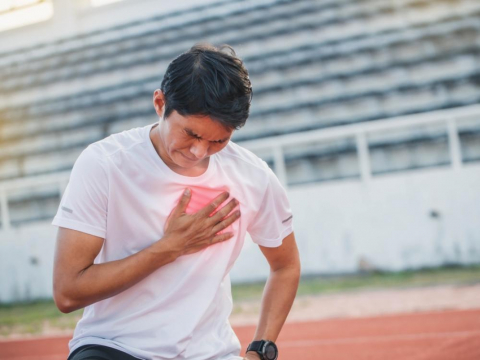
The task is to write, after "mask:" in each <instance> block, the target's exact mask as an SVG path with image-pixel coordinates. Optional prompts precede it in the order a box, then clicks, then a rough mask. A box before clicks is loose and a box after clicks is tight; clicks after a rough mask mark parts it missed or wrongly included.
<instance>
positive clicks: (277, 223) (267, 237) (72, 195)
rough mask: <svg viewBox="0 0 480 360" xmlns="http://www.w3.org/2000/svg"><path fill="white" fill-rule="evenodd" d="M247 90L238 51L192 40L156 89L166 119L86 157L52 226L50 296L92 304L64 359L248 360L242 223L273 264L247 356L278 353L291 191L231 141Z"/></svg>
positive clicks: (289, 268) (65, 305) (63, 306)
mask: <svg viewBox="0 0 480 360" xmlns="http://www.w3.org/2000/svg"><path fill="white" fill-rule="evenodd" d="M251 91H252V90H251V85H250V80H249V77H248V72H247V70H246V69H245V67H244V65H243V63H242V61H241V60H240V59H238V58H237V57H236V55H235V53H234V51H233V49H231V48H230V47H223V48H220V49H218V48H215V47H213V46H210V45H196V46H194V47H193V48H191V49H190V50H189V51H188V52H186V53H184V54H182V55H180V56H179V57H177V58H176V59H175V60H173V61H172V63H171V64H170V65H169V66H168V69H167V71H166V73H165V76H164V79H163V81H162V85H161V90H160V89H157V90H155V92H154V95H153V105H154V107H155V110H156V113H157V114H158V116H159V121H158V122H156V123H154V124H150V125H148V126H144V127H140V128H134V129H131V130H129V131H123V132H121V133H118V134H113V135H111V136H109V137H107V138H105V139H103V140H101V141H97V142H95V143H93V144H91V145H89V146H88V147H87V148H86V149H85V150H84V151H83V152H82V153H81V155H80V156H79V158H78V159H77V161H76V162H75V165H74V167H73V169H72V173H71V176H70V181H69V183H68V186H67V188H66V190H65V193H64V196H63V198H62V200H61V204H60V207H59V209H58V212H57V215H56V216H55V218H54V220H53V222H52V224H53V225H57V226H59V231H58V238H57V248H56V254H55V265H54V285H53V286H54V298H55V302H56V304H57V306H58V308H59V309H60V310H61V311H62V312H71V311H73V310H76V309H80V308H83V307H85V310H84V314H83V317H82V319H81V320H80V321H79V322H78V324H77V327H76V329H75V333H74V336H73V339H72V340H71V341H70V343H69V347H70V356H69V359H68V360H85V359H115V360H118V359H120V360H122V359H138V358H140V359H155V360H165V359H191V360H206V359H218V360H234V359H242V357H240V356H239V353H240V343H239V341H238V339H237V337H236V336H235V334H234V332H233V330H232V329H231V327H230V324H229V322H228V317H229V315H230V312H231V310H232V297H231V288H230V278H229V271H230V269H231V267H232V266H233V264H234V262H235V260H236V258H237V257H238V255H239V253H240V251H241V249H242V245H243V241H244V237H245V234H246V232H249V234H250V235H251V237H252V239H253V241H254V242H255V243H257V244H258V245H259V246H260V249H261V251H262V252H263V254H264V255H265V257H266V259H267V260H268V262H269V264H270V268H271V271H270V274H269V278H268V281H267V284H266V286H265V290H264V295H263V298H262V307H261V315H260V320H259V324H258V327H257V330H256V333H255V336H254V339H253V340H254V341H253V342H252V343H251V344H250V347H249V351H247V353H246V354H245V358H244V359H268V360H273V359H275V358H276V357H277V349H276V346H275V343H274V342H275V340H276V339H277V337H278V335H279V332H280V330H281V328H282V326H283V324H284V322H285V319H286V317H287V314H288V312H289V311H290V308H291V306H292V303H293V300H294V298H295V294H296V290H297V287H298V282H299V276H300V262H299V256H298V250H297V247H296V243H295V237H294V234H293V227H292V214H291V211H290V206H289V203H288V199H287V197H286V194H285V190H284V189H283V188H282V186H281V185H280V183H279V182H278V180H277V178H276V177H275V175H274V173H273V172H272V171H271V170H270V169H269V168H268V166H267V165H266V163H265V162H264V161H262V160H260V159H259V158H258V157H257V156H255V155H254V154H252V153H251V152H249V151H247V150H246V149H243V148H241V147H240V146H238V145H236V144H234V143H233V142H231V141H230V138H231V136H232V134H233V132H234V131H235V130H236V129H238V128H240V127H241V126H243V125H244V123H245V121H246V119H247V117H248V113H249V109H250V101H251V95H252V92H251ZM240 212H241V213H240Z"/></svg>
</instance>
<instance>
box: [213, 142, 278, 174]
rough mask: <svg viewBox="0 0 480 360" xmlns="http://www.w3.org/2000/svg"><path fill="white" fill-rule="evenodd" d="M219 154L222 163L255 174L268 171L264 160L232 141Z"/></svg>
mask: <svg viewBox="0 0 480 360" xmlns="http://www.w3.org/2000/svg"><path fill="white" fill-rule="evenodd" d="M220 153H221V158H223V160H224V161H226V162H230V163H232V164H235V165H236V166H240V167H247V168H250V169H251V170H252V171H255V172H263V173H267V172H269V171H270V168H269V167H268V164H267V163H266V162H265V161H264V160H262V159H261V158H259V157H258V156H257V155H255V154H254V153H253V152H251V151H250V150H248V149H246V148H244V147H242V146H240V145H238V144H236V143H234V142H232V141H230V142H229V143H228V145H227V146H226V147H225V148H224V149H223V150H222V151H221V152H220Z"/></svg>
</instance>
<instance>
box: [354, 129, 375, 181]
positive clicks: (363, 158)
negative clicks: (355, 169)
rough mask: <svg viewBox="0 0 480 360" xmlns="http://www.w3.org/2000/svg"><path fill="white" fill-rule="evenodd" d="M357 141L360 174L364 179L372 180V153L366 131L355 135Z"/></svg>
mask: <svg viewBox="0 0 480 360" xmlns="http://www.w3.org/2000/svg"><path fill="white" fill-rule="evenodd" d="M355 140H356V142H357V154H358V164H359V167H360V176H361V178H362V181H365V182H367V181H370V179H371V178H372V171H371V166H370V154H369V151H368V142H367V136H366V134H365V132H363V131H362V132H358V133H357V134H356V135H355Z"/></svg>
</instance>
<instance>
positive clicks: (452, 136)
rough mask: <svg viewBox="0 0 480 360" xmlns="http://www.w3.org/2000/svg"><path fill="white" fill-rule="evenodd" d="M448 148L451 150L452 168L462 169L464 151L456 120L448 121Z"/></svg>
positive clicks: (450, 119)
mask: <svg viewBox="0 0 480 360" xmlns="http://www.w3.org/2000/svg"><path fill="white" fill-rule="evenodd" d="M447 130H448V147H449V150H450V161H451V162H452V168H453V169H455V170H459V169H460V168H461V167H462V149H461V147H460V137H459V136H458V129H457V123H456V120H455V118H449V119H448V120H447Z"/></svg>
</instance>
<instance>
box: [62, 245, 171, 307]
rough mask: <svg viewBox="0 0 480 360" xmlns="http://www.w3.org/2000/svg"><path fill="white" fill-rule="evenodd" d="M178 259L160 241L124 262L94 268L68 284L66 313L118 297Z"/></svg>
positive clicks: (84, 271)
mask: <svg viewBox="0 0 480 360" xmlns="http://www.w3.org/2000/svg"><path fill="white" fill-rule="evenodd" d="M177 256H178V255H177V254H175V253H173V252H172V251H171V250H170V249H169V248H168V247H167V246H166V244H165V242H162V241H158V242H156V243H155V244H153V245H152V246H150V247H148V248H145V249H143V250H141V251H139V252H137V253H135V254H133V255H131V256H128V257H126V258H124V259H121V260H115V261H110V262H106V263H102V264H92V265H90V266H89V267H87V268H86V269H84V270H82V271H81V272H79V273H78V275H77V276H76V277H75V278H74V279H72V281H70V282H69V286H68V288H67V289H66V290H65V294H66V295H65V303H66V306H65V310H66V311H65V312H71V311H74V310H77V309H81V308H83V307H85V306H87V305H90V304H93V303H95V302H98V301H100V300H104V299H107V298H109V297H112V296H114V295H117V294H119V293H121V292H122V291H124V290H126V289H128V288H130V287H132V286H133V285H135V284H136V283H138V282H139V281H141V280H142V279H144V278H145V277H147V276H148V275H150V274H151V273H152V272H154V271H155V270H157V269H159V268H160V267H162V266H164V265H166V264H168V263H170V262H172V261H174V260H175V259H176V258H177Z"/></svg>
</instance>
